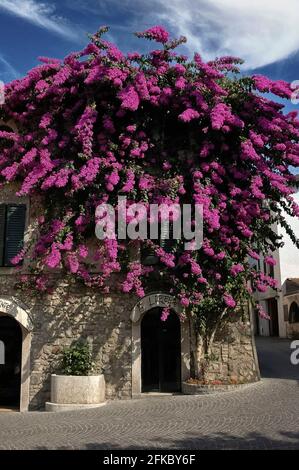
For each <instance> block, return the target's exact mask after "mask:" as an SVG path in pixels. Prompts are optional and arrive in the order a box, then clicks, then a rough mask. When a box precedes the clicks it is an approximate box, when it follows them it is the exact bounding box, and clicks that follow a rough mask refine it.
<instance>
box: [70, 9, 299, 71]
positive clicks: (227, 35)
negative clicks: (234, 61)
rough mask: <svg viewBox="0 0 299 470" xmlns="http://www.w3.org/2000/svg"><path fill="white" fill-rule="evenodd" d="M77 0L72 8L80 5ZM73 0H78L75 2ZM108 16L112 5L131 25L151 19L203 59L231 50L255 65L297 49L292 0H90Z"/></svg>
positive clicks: (298, 20) (297, 19) (297, 16)
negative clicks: (121, 10) (199, 54)
mask: <svg viewBox="0 0 299 470" xmlns="http://www.w3.org/2000/svg"><path fill="white" fill-rule="evenodd" d="M80 1H82V0H77V7H78V5H80ZM78 2H79V3H78ZM88 5H90V7H92V8H93V11H94V12H95V11H96V8H98V12H99V14H101V11H105V13H107V9H108V11H110V15H111V17H112V14H113V11H114V7H115V8H120V5H121V7H122V8H123V12H124V14H125V15H126V16H127V17H129V18H131V25H129V26H128V29H129V30H131V29H132V27H133V25H134V26H135V25H136V23H138V28H139V29H146V27H149V26H151V25H154V24H161V25H164V26H166V27H167V26H168V27H170V28H171V30H172V31H173V32H176V33H177V34H181V35H184V36H187V38H188V43H187V48H188V50H189V52H190V53H193V52H194V51H198V52H199V53H201V54H202V55H203V57H204V58H205V59H208V60H211V59H213V58H215V56H221V55H234V56H237V57H241V58H243V59H244V60H246V64H245V66H244V67H246V68H248V69H249V68H251V69H253V68H257V67H261V66H264V65H268V64H271V63H274V62H277V61H279V60H282V59H285V58H286V57H288V56H289V55H290V54H292V53H293V52H295V51H297V50H298V49H299V7H298V0H283V1H282V0H168V1H165V0H122V2H121V4H120V2H119V0H90V1H89V2H86V7H87V6H88Z"/></svg>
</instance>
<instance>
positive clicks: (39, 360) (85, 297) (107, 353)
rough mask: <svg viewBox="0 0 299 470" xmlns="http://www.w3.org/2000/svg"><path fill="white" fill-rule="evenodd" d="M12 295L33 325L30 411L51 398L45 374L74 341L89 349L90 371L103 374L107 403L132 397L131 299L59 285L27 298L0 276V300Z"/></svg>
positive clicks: (53, 370)
mask: <svg viewBox="0 0 299 470" xmlns="http://www.w3.org/2000/svg"><path fill="white" fill-rule="evenodd" d="M1 295H5V296H10V295H11V296H14V297H16V298H18V299H20V300H21V301H22V302H23V303H24V304H25V305H26V306H27V307H28V312H29V315H30V318H31V320H32V323H33V331H32V341H31V357H30V359H31V374H30V375H31V377H30V408H31V409H37V408H41V407H43V406H44V403H45V402H46V401H48V400H49V399H50V374H51V373H55V372H57V368H58V363H59V360H60V357H61V351H62V349H63V348H64V347H65V346H69V345H70V344H72V343H73V342H74V341H76V340H78V339H86V340H88V341H89V342H90V344H91V345H92V350H93V359H94V362H95V370H94V372H95V373H104V375H105V379H106V392H107V399H111V398H129V397H131V320H130V313H131V309H132V307H133V304H134V302H135V300H134V299H132V298H129V297H127V296H121V295H112V296H109V295H106V296H105V297H103V296H102V295H99V294H96V293H95V292H94V291H88V290H87V289H86V288H84V287H78V285H76V286H70V285H68V284H67V283H66V282H60V283H59V286H58V287H57V288H56V289H55V291H54V292H53V293H52V294H51V295H37V294H35V293H34V295H33V296H30V295H28V294H25V293H18V292H16V291H15V290H14V288H13V279H12V277H11V276H7V275H6V276H3V275H2V276H1V275H0V296H1Z"/></svg>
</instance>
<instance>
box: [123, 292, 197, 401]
mask: <svg viewBox="0 0 299 470" xmlns="http://www.w3.org/2000/svg"><path fill="white" fill-rule="evenodd" d="M155 307H162V308H164V307H170V308H171V309H172V310H173V311H174V312H176V313H177V314H178V315H180V314H181V313H182V307H181V305H180V304H179V303H178V301H177V299H176V298H175V297H173V296H172V295H169V294H167V293H163V292H154V293H151V294H149V295H146V296H145V297H143V298H142V299H141V300H139V301H138V302H137V303H136V305H135V306H134V308H133V310H132V312H131V321H132V397H133V398H134V397H138V396H139V395H140V394H141V320H142V318H143V316H144V315H145V314H146V312H148V311H149V310H151V309H153V308H155ZM189 377H190V328H189V323H188V321H186V320H185V321H184V322H181V380H182V382H183V381H185V380H187V379H188V378H189Z"/></svg>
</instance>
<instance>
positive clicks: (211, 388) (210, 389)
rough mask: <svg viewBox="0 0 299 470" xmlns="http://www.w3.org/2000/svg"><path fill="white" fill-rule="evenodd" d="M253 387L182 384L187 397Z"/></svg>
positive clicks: (246, 385) (242, 385)
mask: <svg viewBox="0 0 299 470" xmlns="http://www.w3.org/2000/svg"><path fill="white" fill-rule="evenodd" d="M249 385H251V383H246V384H236V385H234V384H230V385H200V384H190V383H188V382H183V383H182V393H183V394H185V395H209V394H213V393H217V392H230V391H232V390H239V389H241V388H245V387H248V386H249Z"/></svg>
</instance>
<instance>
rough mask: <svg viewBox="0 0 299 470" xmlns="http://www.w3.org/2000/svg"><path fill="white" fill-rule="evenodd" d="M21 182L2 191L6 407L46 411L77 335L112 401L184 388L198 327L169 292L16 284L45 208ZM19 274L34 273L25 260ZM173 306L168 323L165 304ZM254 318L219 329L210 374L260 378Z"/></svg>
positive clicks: (2, 388)
mask: <svg viewBox="0 0 299 470" xmlns="http://www.w3.org/2000/svg"><path fill="white" fill-rule="evenodd" d="M15 189H16V188H8V187H6V189H5V190H4V189H2V190H1V193H0V211H1V212H0V214H2V215H1V221H0V232H1V236H2V238H1V239H0V247H1V250H2V251H1V255H2V256H1V267H0V342H1V341H2V343H1V344H2V347H3V345H4V347H5V355H6V360H5V361H4V364H1V361H0V406H10V407H12V406H16V407H20V409H21V410H22V411H25V410H27V409H28V408H29V409H41V408H43V407H44V404H45V402H46V401H48V400H49V394H50V374H51V373H53V372H54V373H55V372H56V371H57V367H58V361H59V358H60V353H61V351H62V349H63V348H64V347H65V346H68V345H70V344H72V343H73V342H74V341H76V340H78V339H85V340H88V341H89V342H90V343H91V345H92V351H93V358H94V362H95V372H100V373H103V374H104V376H105V380H106V393H107V399H116V398H131V397H138V396H140V394H141V393H146V392H152V391H154V392H170V393H171V392H179V391H180V390H181V384H182V381H185V380H187V379H188V378H190V374H191V372H190V368H192V358H193V350H194V348H193V347H192V344H193V331H192V328H191V327H190V324H189V321H188V320H186V321H184V322H181V321H180V319H179V316H178V314H180V306H179V305H178V303H177V302H176V299H175V298H173V297H172V296H171V295H170V294H169V292H167V290H164V289H161V288H160V290H159V289H157V288H155V289H149V291H148V293H147V295H146V296H145V297H144V298H143V299H136V298H135V297H134V296H130V295H128V294H127V295H124V294H119V293H117V292H113V291H112V293H111V294H109V295H105V296H103V295H102V294H99V293H97V292H96V291H94V290H89V289H88V288H86V287H83V286H78V285H77V284H74V281H72V280H70V279H68V278H58V279H57V285H56V287H55V290H54V291H53V292H52V293H51V294H37V293H35V292H31V293H28V292H27V291H22V290H17V289H16V287H15V285H16V275H15V268H14V267H12V266H11V265H10V262H9V259H10V258H11V256H13V255H14V254H15V253H16V252H17V251H18V250H19V246H20V243H22V241H23V239H24V243H25V245H26V243H28V242H29V240H30V238H31V237H32V236H34V231H35V229H36V219H37V216H38V214H39V213H40V210H41V208H40V207H39V205H38V204H37V202H36V201H29V199H27V198H24V199H20V198H16V196H15ZM21 273H28V265H27V261H26V260H25V261H24V264H23V266H22V267H21ZM169 305H170V306H171V309H172V313H171V315H170V317H169V319H168V320H167V321H166V322H161V321H160V315H161V309H162V308H163V307H165V306H169ZM258 377H259V373H258V365H257V361H256V355H255V347H254V343H253V341H252V331H251V323H250V321H249V318H247V317H246V318H245V319H243V321H236V322H235V323H232V324H231V325H229V326H228V327H226V330H225V331H222V332H218V338H216V342H215V344H214V348H213V360H212V361H211V363H210V366H209V371H208V378H209V380H219V381H225V382H228V383H239V382H240V383H244V382H250V381H254V380H256V379H258Z"/></svg>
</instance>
